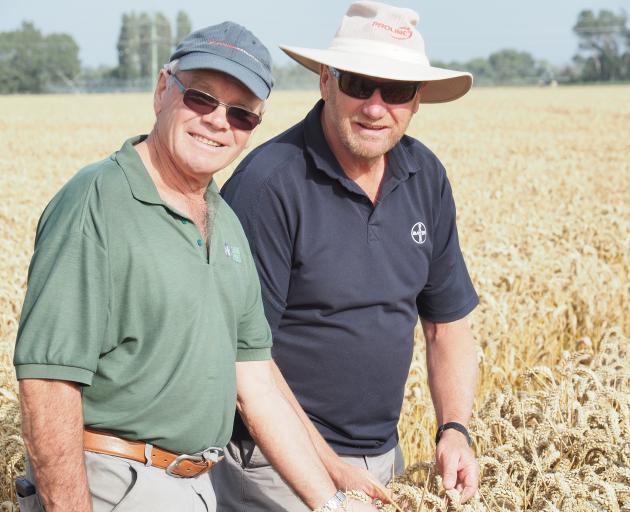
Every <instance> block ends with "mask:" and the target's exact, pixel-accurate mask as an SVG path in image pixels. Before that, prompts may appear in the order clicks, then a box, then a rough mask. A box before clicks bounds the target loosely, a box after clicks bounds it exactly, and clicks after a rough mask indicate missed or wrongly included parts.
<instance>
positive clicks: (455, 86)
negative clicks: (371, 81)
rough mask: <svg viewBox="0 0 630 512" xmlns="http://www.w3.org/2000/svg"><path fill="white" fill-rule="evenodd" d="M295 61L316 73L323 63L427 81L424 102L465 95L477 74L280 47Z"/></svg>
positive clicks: (416, 80) (346, 69) (354, 54)
mask: <svg viewBox="0 0 630 512" xmlns="http://www.w3.org/2000/svg"><path fill="white" fill-rule="evenodd" d="M280 49H281V50H282V51H284V52H285V53H286V54H287V55H288V56H289V57H291V58H292V59H293V60H295V61H297V62H299V63H300V64H302V66H304V67H306V68H308V69H310V70H311V71H313V72H315V73H319V66H320V64H324V65H326V66H332V67H334V68H337V69H341V70H344V71H350V72H352V73H358V74H361V75H367V76H372V77H375V78H384V79H388V80H400V81H405V82H426V85H424V86H423V87H422V92H421V94H420V102H421V103H444V102H447V101H453V100H456V99H457V98H461V97H462V96H463V95H464V94H466V93H467V92H468V91H469V90H470V88H471V87H472V83H473V77H472V75H471V74H470V73H467V72H465V71H454V70H451V69H443V68H436V67H433V66H427V65H424V64H421V63H415V62H408V61H401V60H396V59H395V58H393V57H392V58H385V57H381V56H375V55H368V54H362V53H348V52H341V51H337V50H320V49H316V48H301V47H297V46H280Z"/></svg>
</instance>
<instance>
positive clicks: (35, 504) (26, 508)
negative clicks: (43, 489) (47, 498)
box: [18, 494, 44, 512]
mask: <svg viewBox="0 0 630 512" xmlns="http://www.w3.org/2000/svg"><path fill="white" fill-rule="evenodd" d="M18 505H19V507H20V512H44V507H42V504H41V502H40V501H39V496H37V494H31V495H30V496H26V497H25V498H22V497H21V496H18Z"/></svg>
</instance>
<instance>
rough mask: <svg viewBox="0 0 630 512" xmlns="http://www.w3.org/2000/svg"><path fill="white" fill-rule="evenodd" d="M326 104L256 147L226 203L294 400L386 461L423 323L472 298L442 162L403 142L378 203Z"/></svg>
mask: <svg viewBox="0 0 630 512" xmlns="http://www.w3.org/2000/svg"><path fill="white" fill-rule="evenodd" d="M322 106H323V102H322V101H320V102H319V103H318V104H317V105H316V106H315V108H314V109H313V110H312V111H311V112H310V113H309V114H308V115H307V117H306V118H305V119H304V120H303V121H302V122H300V123H299V124H297V125H296V126H294V127H293V128H291V129H289V130H287V131H286V132H284V133H282V134H281V135H279V136H277V137H275V138H274V139H272V140H270V141H269V142H267V143H266V144H264V145H262V146H260V147H259V148H257V149H256V150H254V151H252V152H251V153H250V154H249V155H248V157H247V158H246V159H245V160H244V161H243V162H242V163H241V165H239V167H238V168H237V169H236V171H235V172H234V174H233V176H232V177H231V178H230V180H229V181H228V182H227V183H226V184H225V185H224V187H223V190H222V194H223V197H224V199H225V200H226V201H227V202H228V204H229V205H230V206H231V207H232V209H233V210H234V211H235V212H236V214H237V216H238V217H239V219H240V220H241V223H242V224H243V227H244V229H245V233H246V235H247V237H248V239H249V242H250V246H251V249H252V253H253V255H254V259H255V261H256V265H257V268H258V272H259V276H260V279H261V284H262V294H263V304H264V307H265V313H266V316H267V320H268V321H269V324H270V325H271V329H272V333H273V342H274V345H273V349H272V354H273V357H274V359H275V361H276V363H277V364H278V366H279V367H280V369H281V371H282V373H283V375H284V376H285V378H286V380H287V382H288V384H289V386H290V387H291V389H292V390H293V392H294V393H295V395H296V397H297V399H298V401H299V402H300V404H301V405H302V407H303V408H304V410H305V412H306V413H307V414H308V416H309V417H310V418H311V420H312V421H313V423H314V424H315V426H316V427H317V429H318V430H319V431H320V433H321V434H322V435H323V437H324V438H325V439H326V440H327V441H328V442H329V443H330V444H331V446H332V447H333V448H334V449H335V450H336V451H337V453H340V454H365V455H368V454H381V453H385V452H386V451H388V450H390V449H391V448H393V447H394V446H395V445H396V443H397V441H398V434H397V428H396V427H397V424H398V419H399V415H400V409H401V406H402V401H403V393H404V387H405V381H406V379H407V375H408V372H409V366H410V364H411V355H412V351H413V333H414V328H415V326H416V324H417V322H418V315H420V316H421V317H423V318H426V319H428V320H430V321H433V322H451V321H454V320H458V319H460V318H463V317H464V316H466V315H467V314H468V313H469V312H470V311H471V310H472V309H473V308H474V307H475V306H476V305H477V303H478V298H477V294H476V293H475V290H474V288H473V285H472V283H471V280H470V277H469V275H468V271H467V270H466V265H465V263H464V259H463V257H462V253H461V250H460V247H459V241H458V237H457V227H456V224H455V203H454V202H453V196H452V192H451V187H450V184H449V182H448V179H447V177H446V173H445V171H444V167H443V166H442V164H441V163H440V162H439V160H438V159H437V158H436V157H435V155H434V154H433V153H432V152H431V151H430V150H429V149H428V148H426V147H425V146H424V145H423V144H421V143H420V142H418V141H417V140H415V139H412V138H411V137H407V136H405V137H403V138H402V139H401V141H400V142H399V143H398V144H397V145H396V146H395V147H394V148H393V149H392V150H391V151H390V152H389V153H388V154H387V167H386V172H385V177H384V181H383V184H382V186H381V190H380V195H379V198H378V201H377V203H376V205H373V204H372V202H371V201H370V199H369V198H368V197H367V196H366V194H365V193H364V192H363V190H362V189H361V188H360V187H359V186H358V185H357V184H356V183H355V182H354V181H352V180H351V179H349V178H348V177H347V176H346V175H345V173H344V172H343V170H342V168H341V167H340V165H339V163H338V162H337V160H336V158H335V156H334V155H333V153H332V151H331V150H330V148H329V146H328V143H327V142H326V139H325V137H324V133H323V131H322V127H321V122H320V117H321V110H322ZM243 430H244V429H243V428H242V425H240V424H237V425H236V429H235V436H236V437H237V438H238V437H239V436H240V435H241V434H244V433H243Z"/></svg>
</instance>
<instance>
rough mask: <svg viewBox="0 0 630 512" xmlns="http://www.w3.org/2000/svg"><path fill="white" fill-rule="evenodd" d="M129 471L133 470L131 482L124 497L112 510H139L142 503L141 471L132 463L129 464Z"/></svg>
mask: <svg viewBox="0 0 630 512" xmlns="http://www.w3.org/2000/svg"><path fill="white" fill-rule="evenodd" d="M129 471H131V484H129V487H128V488H127V492H125V495H124V496H123V498H122V499H121V500H120V501H119V502H118V503H117V504H116V506H115V507H114V508H113V509H112V512H125V511H129V512H131V511H137V510H139V506H140V505H141V504H142V499H139V498H138V495H139V493H140V491H139V489H140V487H141V477H140V473H139V472H138V471H136V469H135V468H134V467H133V466H132V465H131V464H129Z"/></svg>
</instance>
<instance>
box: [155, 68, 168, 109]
mask: <svg viewBox="0 0 630 512" xmlns="http://www.w3.org/2000/svg"><path fill="white" fill-rule="evenodd" d="M167 81H168V73H167V72H166V70H164V69H161V70H160V74H159V75H158V81H157V84H156V85H155V92H154V93H153V111H154V112H155V115H156V116H157V115H158V114H159V113H160V112H161V111H162V108H163V106H164V101H165V97H166V93H167V92H168V89H167V87H166V82H167Z"/></svg>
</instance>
